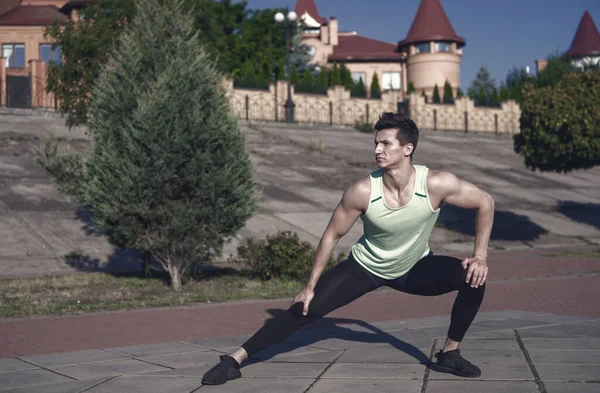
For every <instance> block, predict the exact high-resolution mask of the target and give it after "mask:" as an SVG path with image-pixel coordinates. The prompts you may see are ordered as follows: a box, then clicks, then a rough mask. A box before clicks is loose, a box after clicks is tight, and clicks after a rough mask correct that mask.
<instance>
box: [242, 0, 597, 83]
mask: <svg viewBox="0 0 600 393" xmlns="http://www.w3.org/2000/svg"><path fill="white" fill-rule="evenodd" d="M247 1H248V8H251V9H252V8H276V7H282V8H283V7H286V6H287V7H290V8H294V6H295V5H296V0H247ZM441 2H442V6H443V7H444V10H445V11H446V14H447V15H448V18H449V19H450V22H451V23H452V27H454V30H455V31H456V33H457V34H458V35H460V36H462V37H464V38H465V40H466V41H467V45H466V47H465V48H464V52H463V59H462V73H461V85H462V87H463V88H467V87H468V86H469V85H470V84H471V81H472V80H473V79H474V78H475V75H476V74H477V71H478V70H479V68H480V67H481V65H482V64H486V65H487V66H488V68H489V69H490V72H491V74H492V77H493V78H494V79H495V80H496V83H497V84H498V83H499V82H500V81H503V80H505V78H506V74H507V73H508V71H509V70H510V69H511V68H512V67H513V66H526V65H529V66H530V67H531V69H532V71H533V72H535V60H536V59H543V58H546V57H547V56H548V55H549V54H552V53H556V52H557V51H560V52H564V51H566V50H567V49H568V48H569V47H570V45H571V41H572V40H573V37H574V35H575V31H576V30H577V26H578V25H579V22H580V20H581V17H582V16H583V13H584V11H585V10H588V11H589V12H590V14H591V16H592V19H593V20H594V22H595V23H596V26H597V27H600V0H441ZM315 3H316V4H317V8H318V9H319V14H321V16H323V17H327V18H329V17H331V16H335V17H337V19H338V20H339V22H340V30H343V31H348V30H356V31H358V34H360V35H362V36H365V37H369V38H374V39H378V40H381V41H386V42H390V43H397V42H398V41H399V40H401V39H403V38H405V37H406V34H407V33H408V30H409V29H410V25H411V23H412V20H413V18H414V16H415V14H416V13H417V9H418V7H419V4H420V0H315Z"/></svg>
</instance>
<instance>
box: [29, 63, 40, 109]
mask: <svg viewBox="0 0 600 393" xmlns="http://www.w3.org/2000/svg"><path fill="white" fill-rule="evenodd" d="M36 62H37V60H29V86H30V90H29V92H30V94H31V107H32V108H37V107H39V106H40V105H39V97H38V84H37V83H36V82H37V78H38V77H39V76H38V67H36Z"/></svg>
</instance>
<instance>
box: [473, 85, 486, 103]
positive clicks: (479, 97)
mask: <svg viewBox="0 0 600 393" xmlns="http://www.w3.org/2000/svg"><path fill="white" fill-rule="evenodd" d="M488 103H489V101H488V96H487V95H486V94H485V90H484V88H483V86H481V87H480V88H479V93H478V94H477V99H476V100H475V105H478V106H487V105H488Z"/></svg>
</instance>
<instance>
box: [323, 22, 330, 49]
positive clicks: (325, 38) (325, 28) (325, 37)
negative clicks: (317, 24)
mask: <svg viewBox="0 0 600 393" xmlns="http://www.w3.org/2000/svg"><path fill="white" fill-rule="evenodd" d="M321 42H322V43H323V44H325V45H329V26H327V25H321Z"/></svg>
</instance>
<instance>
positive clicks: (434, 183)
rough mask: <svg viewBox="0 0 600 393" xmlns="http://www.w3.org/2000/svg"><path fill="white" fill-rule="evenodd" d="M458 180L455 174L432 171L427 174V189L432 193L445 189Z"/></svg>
mask: <svg viewBox="0 0 600 393" xmlns="http://www.w3.org/2000/svg"><path fill="white" fill-rule="evenodd" d="M456 180H457V177H456V175H455V174H454V173H452V172H448V171H442V170H435V169H430V170H429V172H428V173H427V188H428V189H429V190H430V191H436V190H439V189H444V188H446V187H448V186H450V185H452V184H453V183H454V182H455V181H456Z"/></svg>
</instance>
